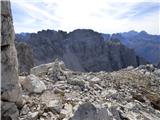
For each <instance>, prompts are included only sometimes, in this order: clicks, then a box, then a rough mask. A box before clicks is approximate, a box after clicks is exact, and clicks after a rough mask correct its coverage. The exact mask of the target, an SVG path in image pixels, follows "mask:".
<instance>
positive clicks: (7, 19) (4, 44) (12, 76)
mask: <svg viewBox="0 0 160 120" xmlns="http://www.w3.org/2000/svg"><path fill="white" fill-rule="evenodd" d="M1 24H2V26H1V38H2V41H1V70H2V71H1V75H2V76H1V77H2V79H1V95H2V98H1V99H2V100H5V101H12V102H17V101H18V99H19V95H20V88H19V85H18V62H17V52H16V49H15V44H14V39H15V33H14V28H13V21H12V14H11V7H10V2H9V1H1Z"/></svg>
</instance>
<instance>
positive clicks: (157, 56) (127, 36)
mask: <svg viewBox="0 0 160 120" xmlns="http://www.w3.org/2000/svg"><path fill="white" fill-rule="evenodd" d="M102 36H103V38H104V40H108V39H109V38H110V39H118V40H120V41H121V42H122V44H124V45H125V46H127V47H129V48H132V49H134V50H135V52H136V54H137V55H139V56H141V57H143V58H145V59H146V60H147V61H149V62H151V63H153V64H157V63H158V62H160V35H151V34H148V33H147V32H145V31H141V32H136V31H134V30H132V31H129V32H124V33H116V34H112V35H111V34H110V35H109V34H102ZM108 36H109V37H108ZM106 38H108V39H106Z"/></svg>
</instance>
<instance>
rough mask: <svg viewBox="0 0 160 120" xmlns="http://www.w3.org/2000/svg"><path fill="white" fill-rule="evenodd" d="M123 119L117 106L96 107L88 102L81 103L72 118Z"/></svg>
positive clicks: (95, 119) (83, 119) (89, 119)
mask: <svg viewBox="0 0 160 120" xmlns="http://www.w3.org/2000/svg"><path fill="white" fill-rule="evenodd" d="M113 119H115V120H121V118H120V115H119V111H118V110H116V108H113V107H112V108H109V109H108V108H105V107H100V108H98V107H95V105H93V104H91V103H89V102H87V103H84V104H81V105H80V106H79V107H78V109H77V111H76V112H75V113H74V116H73V117H72V118H71V120H113Z"/></svg>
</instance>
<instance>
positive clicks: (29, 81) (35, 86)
mask: <svg viewBox="0 0 160 120" xmlns="http://www.w3.org/2000/svg"><path fill="white" fill-rule="evenodd" d="M22 86H23V88H25V89H27V90H28V91H29V92H30V93H41V92H42V91H44V90H46V86H45V84H44V83H43V81H41V80H40V79H39V78H38V77H36V76H35V75H32V74H31V75H28V76H27V77H26V79H24V80H23V81H22Z"/></svg>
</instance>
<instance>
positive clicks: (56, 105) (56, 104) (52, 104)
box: [47, 100, 62, 113]
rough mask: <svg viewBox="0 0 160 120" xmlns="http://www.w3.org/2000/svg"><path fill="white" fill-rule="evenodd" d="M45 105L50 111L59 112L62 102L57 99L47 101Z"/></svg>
mask: <svg viewBox="0 0 160 120" xmlns="http://www.w3.org/2000/svg"><path fill="white" fill-rule="evenodd" d="M47 107H48V109H49V110H50V111H51V112H52V113H60V110H61V109H62V104H61V103H60V101H59V100H52V101H49V103H48V105H47Z"/></svg>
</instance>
